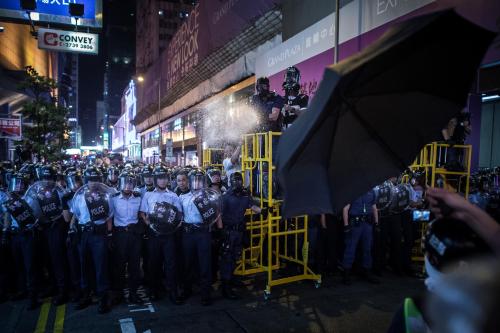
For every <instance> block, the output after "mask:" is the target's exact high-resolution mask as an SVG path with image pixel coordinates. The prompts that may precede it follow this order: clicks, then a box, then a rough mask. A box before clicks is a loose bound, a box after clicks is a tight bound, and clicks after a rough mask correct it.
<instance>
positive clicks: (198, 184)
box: [189, 174, 205, 191]
mask: <svg viewBox="0 0 500 333" xmlns="http://www.w3.org/2000/svg"><path fill="white" fill-rule="evenodd" d="M189 188H190V189H191V191H198V190H201V189H203V188H205V176H204V175H203V174H199V175H191V176H189Z"/></svg>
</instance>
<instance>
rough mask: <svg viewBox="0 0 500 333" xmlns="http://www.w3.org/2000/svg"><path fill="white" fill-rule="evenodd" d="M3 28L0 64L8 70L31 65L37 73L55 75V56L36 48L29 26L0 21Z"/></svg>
mask: <svg viewBox="0 0 500 333" xmlns="http://www.w3.org/2000/svg"><path fill="white" fill-rule="evenodd" d="M0 24H1V25H2V26H3V27H4V28H5V30H4V32H2V33H0V50H1V52H0V65H1V66H3V67H4V68H6V69H8V70H24V68H25V67H26V66H33V67H34V68H35V69H36V70H37V71H38V73H39V74H41V75H44V76H49V77H54V78H56V77H57V69H56V67H57V66H56V63H57V58H56V57H55V56H54V55H53V54H51V53H50V52H48V51H45V50H40V49H38V44H37V40H36V39H35V38H33V37H32V36H31V33H30V27H29V26H28V25H23V24H14V23H6V22H0Z"/></svg>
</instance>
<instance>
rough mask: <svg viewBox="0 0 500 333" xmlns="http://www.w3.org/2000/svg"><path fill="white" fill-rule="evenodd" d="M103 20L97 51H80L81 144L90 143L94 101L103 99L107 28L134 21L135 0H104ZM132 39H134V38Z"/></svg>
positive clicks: (93, 121)
mask: <svg viewBox="0 0 500 333" xmlns="http://www.w3.org/2000/svg"><path fill="white" fill-rule="evenodd" d="M103 20H104V21H103V29H102V31H101V32H100V33H99V55H97V56H91V55H80V59H79V61H80V63H79V115H80V116H79V118H80V119H79V121H80V125H81V127H82V144H83V145H91V144H92V140H94V139H95V136H96V135H97V128H96V110H95V109H96V102H97V101H98V100H102V99H103V89H104V64H105V62H106V59H108V58H109V57H108V54H109V53H112V52H113V50H109V49H108V48H109V47H108V45H112V44H110V43H108V41H109V40H108V39H112V38H113V37H114V36H112V35H111V36H106V33H105V32H106V29H107V27H108V25H110V24H112V25H127V26H128V25H135V1H134V0H105V1H103ZM115 37H116V36H115ZM132 42H133V43H135V38H134V39H133V41H132ZM133 62H134V63H135V59H134V60H133ZM112 84H113V82H110V85H112ZM123 88H125V86H124V87H123ZM123 88H121V89H123Z"/></svg>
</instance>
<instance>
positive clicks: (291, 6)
mask: <svg viewBox="0 0 500 333" xmlns="http://www.w3.org/2000/svg"><path fill="white" fill-rule="evenodd" d="M351 1H352V0H341V1H340V5H341V6H343V5H344V4H346V3H348V2H351ZM282 11H283V41H285V40H287V39H288V38H290V37H292V36H294V35H296V34H298V33H299V32H301V31H302V30H304V29H306V28H307V27H309V26H311V25H313V24H314V23H316V22H318V21H319V20H321V19H322V18H324V17H326V16H327V15H329V14H331V13H333V12H334V11H335V0H287V1H283V9H282Z"/></svg>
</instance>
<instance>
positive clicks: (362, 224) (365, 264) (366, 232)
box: [342, 190, 379, 285]
mask: <svg viewBox="0 0 500 333" xmlns="http://www.w3.org/2000/svg"><path fill="white" fill-rule="evenodd" d="M342 213H343V214H342V216H343V220H344V243H345V250H344V259H343V261H342V266H343V268H344V275H343V282H344V284H347V285H350V284H351V278H350V271H351V268H352V264H353V262H354V258H355V256H356V248H357V246H358V243H359V242H361V245H362V249H363V256H362V276H363V277H364V278H365V279H366V280H367V281H368V282H370V283H379V280H378V279H377V278H375V277H374V276H373V275H371V272H370V270H371V268H372V255H371V248H372V243H373V225H374V224H375V225H378V212H377V205H376V203H375V193H374V191H373V190H370V191H368V192H367V193H365V194H363V195H362V196H361V197H359V198H358V199H356V200H354V201H353V202H352V203H350V204H348V205H346V206H345V207H344V209H343V211H342Z"/></svg>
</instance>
